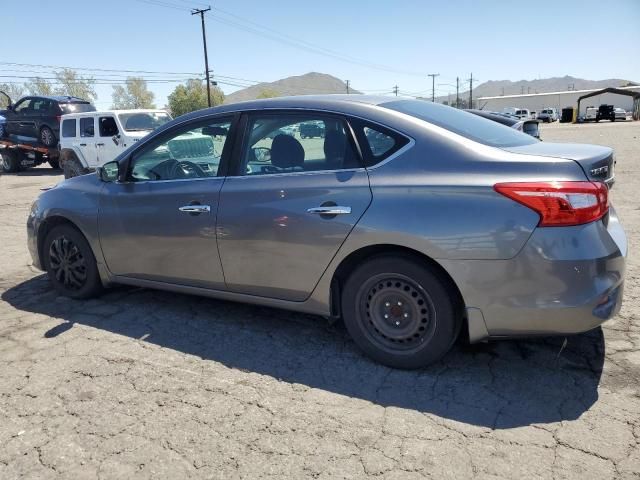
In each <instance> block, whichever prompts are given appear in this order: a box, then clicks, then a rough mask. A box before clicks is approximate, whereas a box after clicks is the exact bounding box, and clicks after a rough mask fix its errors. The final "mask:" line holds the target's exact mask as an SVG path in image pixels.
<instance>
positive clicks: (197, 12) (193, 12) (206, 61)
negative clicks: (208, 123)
mask: <svg viewBox="0 0 640 480" xmlns="http://www.w3.org/2000/svg"><path fill="white" fill-rule="evenodd" d="M209 10H211V7H209V8H205V9H204V10H203V9H198V8H194V9H192V10H191V15H200V20H202V43H203V45H204V72H205V75H206V77H207V104H208V105H209V106H211V84H210V83H209V58H208V57H207V35H206V34H205V30H204V14H205V12H208V11H209Z"/></svg>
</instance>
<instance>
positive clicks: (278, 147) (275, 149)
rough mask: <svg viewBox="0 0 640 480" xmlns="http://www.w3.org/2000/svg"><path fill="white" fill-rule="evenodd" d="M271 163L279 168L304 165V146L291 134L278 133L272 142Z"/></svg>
mask: <svg viewBox="0 0 640 480" xmlns="http://www.w3.org/2000/svg"><path fill="white" fill-rule="evenodd" d="M271 164H272V165H273V166H274V167H278V168H293V167H302V166H303V165H304V148H302V145H301V144H300V142H299V141H298V140H296V139H295V138H293V137H292V136H291V135H285V134H283V133H281V134H279V135H276V137H275V138H274V139H273V143H272V144H271Z"/></svg>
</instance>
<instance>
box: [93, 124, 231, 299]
mask: <svg viewBox="0 0 640 480" xmlns="http://www.w3.org/2000/svg"><path fill="white" fill-rule="evenodd" d="M233 123H234V119H233V117H215V118H211V119H209V120H206V121H202V120H200V121H196V122H190V123H189V124H186V125H185V124H182V125H178V126H176V127H174V128H172V129H170V130H168V131H167V132H164V133H163V134H162V135H160V136H158V137H156V138H153V139H150V141H148V142H144V143H143V144H141V145H140V146H139V147H138V148H137V149H136V150H135V151H134V153H133V154H132V157H131V160H130V166H129V169H128V175H127V181H126V182H117V183H106V184H105V186H104V190H103V192H102V194H101V197H100V198H101V199H100V211H99V215H98V230H99V234H100V244H101V246H102V252H103V254H104V258H105V260H106V264H107V267H108V269H109V271H110V272H111V273H113V274H115V275H119V276H122V277H131V278H137V279H143V280H152V281H156V282H164V283H172V284H180V285H187V286H194V287H203V288H211V289H224V276H223V274H222V268H221V265H220V257H219V255H218V247H217V240H216V234H215V226H216V216H217V212H218V204H219V201H218V200H219V198H218V197H219V194H220V189H221V187H222V184H223V183H224V180H225V177H224V166H225V164H226V162H227V161H228V160H227V158H228V157H229V155H231V145H232V143H233V142H232V141H230V140H229V139H230V138H231V135H232V133H233V127H232V124H233Z"/></svg>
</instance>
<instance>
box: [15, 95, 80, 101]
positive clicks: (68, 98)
mask: <svg viewBox="0 0 640 480" xmlns="http://www.w3.org/2000/svg"><path fill="white" fill-rule="evenodd" d="M22 98H44V99H47V100H54V101H56V102H61V103H69V102H71V103H77V102H86V103H91V102H89V101H88V100H85V99H84V98H80V97H72V96H69V95H26V96H25V97H22ZM22 98H21V99H20V100H22Z"/></svg>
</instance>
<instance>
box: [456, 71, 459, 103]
mask: <svg viewBox="0 0 640 480" xmlns="http://www.w3.org/2000/svg"><path fill="white" fill-rule="evenodd" d="M456 108H460V77H456Z"/></svg>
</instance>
